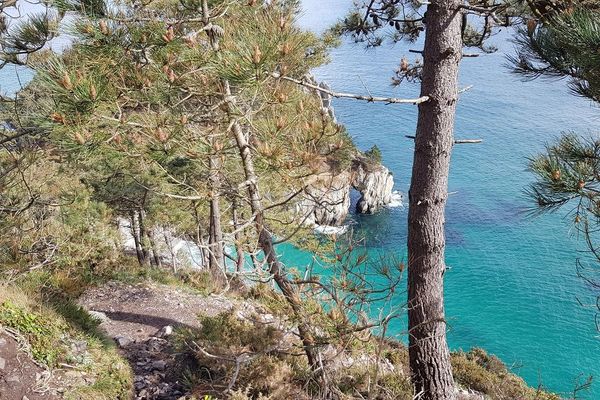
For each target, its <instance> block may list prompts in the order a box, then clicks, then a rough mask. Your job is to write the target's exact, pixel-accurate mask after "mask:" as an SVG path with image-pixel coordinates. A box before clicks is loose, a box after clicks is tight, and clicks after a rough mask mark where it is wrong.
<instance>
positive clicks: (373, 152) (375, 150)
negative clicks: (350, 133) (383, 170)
mask: <svg viewBox="0 0 600 400" xmlns="http://www.w3.org/2000/svg"><path fill="white" fill-rule="evenodd" d="M364 154H365V157H367V158H368V159H369V160H370V161H372V162H374V163H377V164H381V150H379V147H377V145H376V144H375V145H373V147H371V148H370V149H369V150H367V151H365V153H364Z"/></svg>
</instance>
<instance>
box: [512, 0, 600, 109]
mask: <svg viewBox="0 0 600 400" xmlns="http://www.w3.org/2000/svg"><path fill="white" fill-rule="evenodd" d="M597 7H598V5H597V4H596V7H589V8H588V7H587V6H585V7H584V6H581V7H576V8H575V9H571V10H569V11H564V12H556V13H553V14H552V15H551V16H547V17H546V18H544V19H542V20H541V21H539V22H537V21H534V20H532V21H531V22H530V23H529V24H528V26H527V28H522V29H521V30H520V31H519V35H518V36H517V39H516V43H517V45H518V46H519V53H518V54H517V55H516V56H514V57H510V61H511V62H512V64H513V66H514V71H515V72H516V73H518V74H520V75H522V76H524V77H525V78H527V79H533V78H537V77H539V76H543V77H551V78H560V77H565V76H567V77H570V78H571V80H570V87H571V89H572V90H573V91H574V92H575V93H577V94H579V95H581V96H585V97H589V98H591V99H593V100H596V101H598V100H600V73H598V66H599V65H600V54H598V52H597V51H596V49H597V46H598V43H600V10H599V9H598V8H597ZM594 8H595V9H594Z"/></svg>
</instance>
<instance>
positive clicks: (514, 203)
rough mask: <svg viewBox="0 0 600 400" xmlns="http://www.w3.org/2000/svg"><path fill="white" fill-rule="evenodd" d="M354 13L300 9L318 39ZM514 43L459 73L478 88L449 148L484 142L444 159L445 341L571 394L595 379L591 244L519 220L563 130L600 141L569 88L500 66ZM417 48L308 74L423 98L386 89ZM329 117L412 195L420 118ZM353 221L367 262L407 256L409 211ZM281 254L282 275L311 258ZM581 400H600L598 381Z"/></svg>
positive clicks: (406, 111)
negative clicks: (579, 265)
mask: <svg viewBox="0 0 600 400" xmlns="http://www.w3.org/2000/svg"><path fill="white" fill-rule="evenodd" d="M351 4H352V2H350V1H347V0H328V1H326V2H325V1H320V0H304V1H303V7H304V12H303V14H302V16H301V18H300V23H301V24H302V25H303V27H305V28H307V29H311V30H313V31H315V32H321V31H322V30H323V29H325V28H327V27H328V26H331V25H332V24H333V23H335V22H336V21H337V20H338V19H339V18H342V17H343V16H344V14H345V13H346V12H347V11H348V9H349V7H350V6H351ZM511 35H512V32H501V33H500V34H498V35H497V36H496V37H494V38H493V39H492V42H493V43H494V44H495V45H496V46H497V47H498V48H499V51H497V52H496V53H493V54H489V55H482V56H480V57H478V58H466V59H464V60H463V61H462V63H461V74H460V85H461V87H465V86H468V85H474V86H473V88H472V89H470V90H469V91H467V92H465V93H463V94H461V96H460V101H459V103H458V110H457V119H456V134H455V136H456V137H457V138H465V139H483V143H482V144H465V145H457V146H455V148H454V152H453V156H452V166H451V172H450V188H449V191H450V193H451V195H450V197H449V200H448V206H447V214H446V236H447V248H446V262H447V265H448V266H449V267H450V269H449V270H448V272H447V273H446V275H445V295H446V312H447V318H448V328H449V331H448V341H449V344H450V347H451V348H452V349H455V350H456V349H464V350H468V349H470V348H472V347H476V346H477V347H483V348H484V349H486V350H487V351H489V352H490V353H493V354H496V355H498V356H499V357H500V358H501V359H502V360H503V361H504V362H505V363H506V364H507V365H508V366H509V367H511V368H512V369H513V371H514V372H515V373H517V374H518V375H520V376H522V377H523V378H524V379H525V380H526V381H527V382H528V383H529V384H530V385H533V386H537V385H540V384H541V385H544V386H545V387H547V388H548V389H550V390H553V391H556V392H560V393H561V394H564V395H569V392H570V391H571V390H573V388H574V387H575V386H576V384H577V382H582V381H583V380H584V377H587V376H588V375H595V376H596V378H597V379H599V380H600V338H599V337H598V334H599V332H598V331H596V327H595V323H594V317H595V312H594V307H592V306H588V305H590V304H593V303H594V302H595V297H596V296H597V295H600V293H598V291H594V290H593V289H592V288H591V287H590V286H589V285H587V284H586V282H585V281H584V280H582V279H581V278H579V277H578V276H577V273H576V259H577V258H579V257H584V258H585V255H584V254H582V253H581V250H583V249H584V248H585V246H584V244H583V243H582V242H581V240H578V238H577V237H576V236H575V235H574V234H573V229H572V218H571V217H569V216H567V215H566V214H567V213H566V212H558V213H555V214H551V215H543V216H538V217H531V216H530V215H529V214H528V213H527V212H525V211H526V210H527V209H530V208H531V207H532V206H533V205H534V204H533V203H532V201H531V200H530V199H528V198H527V197H526V196H525V195H524V194H523V191H524V189H525V188H526V187H527V185H528V184H530V183H531V182H532V181H533V180H534V176H533V174H532V173H531V172H529V171H528V170H527V164H528V157H531V156H534V155H536V154H538V153H539V152H541V151H543V149H544V145H545V143H548V142H552V141H553V140H554V139H555V138H556V137H557V136H559V135H560V133H561V132H566V131H575V132H577V133H580V134H582V135H584V136H590V135H594V134H595V133H597V132H600V109H598V107H597V105H594V104H592V103H591V102H590V101H588V100H585V99H582V98H579V97H576V96H574V95H573V94H572V93H571V92H570V91H569V89H568V88H567V83H566V82H565V81H564V80H563V81H557V80H553V81H550V80H536V81H530V82H523V81H522V80H521V79H520V77H518V76H516V75H514V74H512V73H511V72H510V71H509V69H508V68H507V67H506V64H507V61H506V54H511V53H513V52H514V46H513V44H512V43H511V42H510V38H511ZM420 48H422V43H415V44H406V43H400V44H396V45H388V44H385V45H383V46H381V47H379V48H376V49H370V50H366V49H365V47H364V45H362V44H355V43H351V42H349V41H346V42H345V43H344V44H343V45H342V46H341V47H339V48H337V49H335V50H333V52H332V54H331V63H329V64H328V65H326V66H323V67H321V68H319V69H317V70H315V71H314V74H315V76H316V77H317V79H319V80H325V81H327V83H328V84H329V85H330V86H331V87H332V88H333V89H334V90H336V91H345V92H353V93H362V94H366V93H372V94H374V95H375V94H377V95H388V96H394V97H418V95H419V87H418V85H414V84H404V83H403V84H402V85H401V86H400V87H397V88H393V87H392V86H391V85H390V83H391V79H390V78H391V77H392V76H393V71H394V69H395V68H396V67H397V66H398V64H399V61H400V59H401V58H402V57H403V56H407V57H409V58H410V59H414V56H415V54H411V53H409V51H408V50H409V49H417V50H418V49H420ZM411 57H412V58H411ZM334 107H335V110H336V115H337V118H338V121H339V122H340V123H342V124H344V125H345V126H346V127H347V129H348V131H349V132H350V134H351V136H352V137H353V139H354V141H355V143H356V144H357V145H358V147H359V148H361V149H363V150H366V149H368V148H370V147H371V146H372V145H374V144H376V145H377V146H378V147H379V148H380V149H381V151H382V153H383V162H384V164H385V165H386V166H387V167H388V168H389V169H390V170H391V171H392V172H393V174H394V178H395V184H396V187H395V189H397V190H400V191H401V192H404V193H407V192H408V188H409V183H410V173H411V164H412V153H413V150H414V145H413V142H412V141H411V140H409V139H406V138H405V135H413V134H414V132H415V127H416V115H417V109H416V107H415V106H411V105H384V104H373V103H364V102H358V101H356V100H344V99H340V100H335V101H334ZM349 222H350V223H352V225H353V227H354V229H355V230H358V231H360V232H361V233H362V234H364V235H365V236H366V238H367V247H368V250H369V252H370V253H371V254H381V253H386V254H394V255H396V256H397V257H398V258H406V234H407V209H406V208H403V207H395V208H388V209H384V210H383V211H381V212H380V213H378V214H376V215H364V216H357V215H353V216H351V218H350V221H349ZM281 251H282V253H283V257H284V258H285V260H286V262H287V264H288V265H294V266H299V267H301V266H302V265H304V264H306V263H308V262H310V260H311V257H310V255H309V254H306V253H304V252H301V251H298V250H296V249H294V248H293V247H291V246H286V247H285V248H282V250H281ZM404 329H405V323H404V321H402V320H399V321H398V322H395V323H394V324H392V327H391V330H390V331H391V332H392V334H396V335H398V336H399V337H400V338H401V339H404V340H405V339H406V336H405V335H404V333H403V332H404ZM583 397H584V398H589V399H599V398H600V382H596V383H594V384H593V386H592V389H591V391H589V392H588V393H587V394H585V395H583Z"/></svg>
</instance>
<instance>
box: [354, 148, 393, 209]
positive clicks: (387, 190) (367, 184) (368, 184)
mask: <svg viewBox="0 0 600 400" xmlns="http://www.w3.org/2000/svg"><path fill="white" fill-rule="evenodd" d="M352 187H353V188H354V189H356V190H358V191H359V192H360V194H361V198H360V200H359V201H358V204H357V205H356V211H357V212H359V213H362V214H373V213H374V212H376V211H377V210H379V209H380V208H381V207H383V206H386V205H388V204H390V203H391V201H392V189H393V188H394V176H393V175H392V173H391V172H390V170H389V169H387V168H386V167H385V166H383V165H382V164H380V163H373V162H370V161H369V160H367V159H364V158H357V159H355V160H354V161H353V163H352Z"/></svg>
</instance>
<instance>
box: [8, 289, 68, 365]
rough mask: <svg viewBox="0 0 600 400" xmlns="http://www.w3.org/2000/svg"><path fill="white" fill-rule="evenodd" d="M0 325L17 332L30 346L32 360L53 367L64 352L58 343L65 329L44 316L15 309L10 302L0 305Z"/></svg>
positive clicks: (18, 308) (61, 345) (62, 346)
mask: <svg viewBox="0 0 600 400" xmlns="http://www.w3.org/2000/svg"><path fill="white" fill-rule="evenodd" d="M0 323H2V324H4V325H6V326H8V327H10V328H12V329H15V330H17V331H18V332H20V333H21V334H22V335H24V336H25V337H26V339H27V340H28V342H29V343H30V345H31V355H32V356H33V358H34V359H35V360H36V361H38V362H40V363H42V364H45V365H47V366H48V367H54V366H55V365H56V364H57V362H58V361H59V357H60V356H61V354H62V352H63V351H64V345H63V344H62V343H61V342H60V335H61V331H62V330H64V329H65V327H64V326H63V325H61V324H57V323H56V321H52V320H49V319H48V318H46V317H45V316H43V315H41V314H39V313H34V312H30V311H28V310H25V309H23V308H20V307H17V306H16V305H15V304H13V303H12V302H11V301H8V300H7V301H4V302H3V303H2V304H0Z"/></svg>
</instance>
